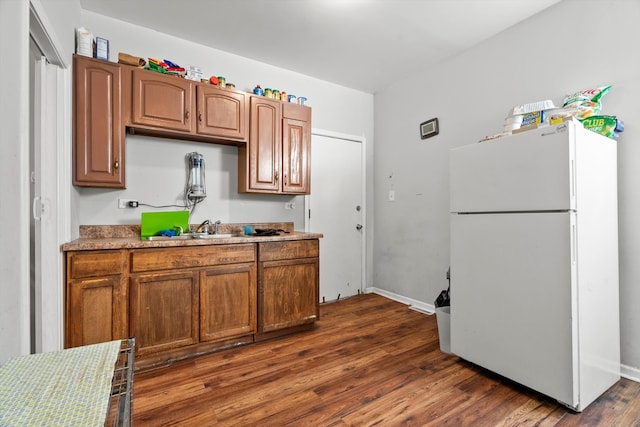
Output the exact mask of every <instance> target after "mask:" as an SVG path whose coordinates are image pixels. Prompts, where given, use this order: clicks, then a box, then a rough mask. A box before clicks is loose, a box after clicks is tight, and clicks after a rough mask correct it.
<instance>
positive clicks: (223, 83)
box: [218, 76, 227, 87]
mask: <svg viewBox="0 0 640 427" xmlns="http://www.w3.org/2000/svg"><path fill="white" fill-rule="evenodd" d="M218 86H220V87H227V79H226V78H224V77H223V76H218Z"/></svg>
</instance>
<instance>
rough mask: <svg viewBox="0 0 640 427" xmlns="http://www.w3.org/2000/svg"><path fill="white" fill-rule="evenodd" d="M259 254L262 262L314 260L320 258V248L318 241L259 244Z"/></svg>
mask: <svg viewBox="0 0 640 427" xmlns="http://www.w3.org/2000/svg"><path fill="white" fill-rule="evenodd" d="M258 253H259V259H260V261H274V260H278V259H295V258H312V257H318V256H320V246H319V242H318V240H294V241H288V242H264V243H259V245H258Z"/></svg>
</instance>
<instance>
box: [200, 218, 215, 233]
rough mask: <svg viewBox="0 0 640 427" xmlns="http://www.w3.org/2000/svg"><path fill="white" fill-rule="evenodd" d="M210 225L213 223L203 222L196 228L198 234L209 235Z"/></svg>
mask: <svg viewBox="0 0 640 427" xmlns="http://www.w3.org/2000/svg"><path fill="white" fill-rule="evenodd" d="M210 224H211V221H209V220H208V219H205V220H204V221H202V224H200V225H199V226H198V227H197V228H196V233H208V232H209V225H210ZM216 228H217V227H216Z"/></svg>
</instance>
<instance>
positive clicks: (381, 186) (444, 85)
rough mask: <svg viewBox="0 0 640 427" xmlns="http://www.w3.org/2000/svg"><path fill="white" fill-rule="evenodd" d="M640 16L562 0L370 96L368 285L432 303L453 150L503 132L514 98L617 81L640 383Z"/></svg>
mask: <svg viewBox="0 0 640 427" xmlns="http://www.w3.org/2000/svg"><path fill="white" fill-rule="evenodd" d="M638 22H640V2H637V1H627V0H610V1H603V0H598V1H596V0H588V1H578V0H564V1H562V2H560V3H558V4H556V5H554V6H552V7H551V8H550V9H547V10H545V11H543V12H542V13H540V14H538V15H537V16H534V17H532V18H530V19H528V20H526V21H524V22H522V23H520V24H518V25H516V26H514V27H512V28H510V29H508V30H507V31H505V32H503V33H501V34H499V35H498V36H496V37H494V38H492V39H490V40H488V41H486V42H484V43H481V44H480V45H478V46H477V47H475V48H473V49H471V50H469V51H467V52H465V53H463V54H461V55H459V56H457V57H455V58H451V59H450V60H449V61H447V62H446V63H443V64H441V65H439V66H437V67H434V68H432V69H430V70H428V71H425V72H422V73H419V74H417V75H414V76H411V77H408V78H405V79H401V80H396V81H395V83H394V85H393V86H391V87H389V88H387V89H386V90H384V91H381V92H379V93H378V94H376V96H375V135H376V155H375V162H374V189H375V194H374V197H375V207H374V212H375V223H374V227H375V245H374V252H373V260H374V272H373V274H374V276H373V283H374V286H375V287H377V288H379V289H382V290H384V291H386V292H389V293H392V294H397V295H402V296H404V297H408V298H412V299H414V300H417V301H422V302H424V303H427V304H433V301H434V300H435V298H436V297H437V295H438V293H439V292H440V291H441V290H442V289H445V288H446V287H447V281H446V279H445V273H446V271H447V268H448V267H449V221H448V208H449V176H448V173H449V165H448V162H449V158H448V153H449V150H450V149H451V148H454V147H458V146H461V145H465V144H473V143H476V142H477V141H479V140H480V139H482V138H483V137H485V136H487V135H494V134H497V133H499V132H501V130H502V127H503V120H504V118H505V116H506V115H507V113H508V111H509V110H510V109H511V108H512V107H513V106H515V105H518V104H523V103H528V102H535V101H540V100H544V99H552V100H553V101H554V102H555V104H556V105H561V104H562V101H563V98H564V96H565V95H566V94H567V93H571V92H575V91H578V90H583V89H588V88H591V87H597V86H602V85H606V84H612V85H613V89H612V91H611V92H610V93H609V94H607V95H605V96H604V98H603V100H602V103H603V109H602V114H607V115H617V116H618V117H619V118H621V119H622V120H623V121H624V122H625V125H626V130H625V131H624V133H622V134H621V136H620V138H619V140H618V165H619V171H618V177H619V178H618V198H619V236H620V238H619V241H620V243H619V254H620V265H619V272H620V322H621V357H622V364H623V369H622V370H623V375H625V376H627V377H631V378H635V379H636V380H639V381H640V341H639V340H638V339H637V337H639V336H640V310H638V309H637V305H638V303H639V302H640V286H638V283H640V263H638V262H637V260H638V259H640V219H639V218H640V191H638V190H639V185H640V143H639V139H640V131H639V130H638V129H639V128H640V107H639V105H640V103H639V100H640V54H639V53H638V52H639V51H638V47H637V40H639V39H640V27H639V26H638ZM416 54H419V52H416ZM432 117H438V118H439V121H440V134H439V135H437V136H435V137H432V138H430V139H426V140H421V139H420V136H419V132H418V125H419V124H420V123H421V122H423V121H425V120H427V119H430V118H432ZM391 190H393V191H394V192H395V201H389V200H388V194H389V191H391ZM452 274H455V272H452ZM549 298H553V295H549ZM453 303H454V304H455V301H453ZM496 303H497V304H500V301H496ZM486 309H487V310H491V307H486ZM540 315H541V316H544V307H540Z"/></svg>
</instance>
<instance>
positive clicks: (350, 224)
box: [306, 131, 365, 302]
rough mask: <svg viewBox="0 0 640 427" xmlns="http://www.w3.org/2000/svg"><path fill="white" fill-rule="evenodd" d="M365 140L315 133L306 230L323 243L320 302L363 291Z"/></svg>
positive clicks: (312, 143)
mask: <svg viewBox="0 0 640 427" xmlns="http://www.w3.org/2000/svg"><path fill="white" fill-rule="evenodd" d="M363 151H364V150H363V140H362V139H361V138H360V139H358V138H350V137H348V136H340V135H333V134H330V133H322V134H320V132H315V131H314V134H313V136H312V142H311V159H312V165H311V196H308V197H307V202H306V206H307V211H306V214H307V215H306V219H307V227H306V229H307V231H310V232H314V233H322V234H323V235H324V237H323V238H322V239H320V302H326V301H334V300H337V299H340V298H344V297H348V296H353V295H357V294H358V293H359V291H361V290H362V288H363V277H364V275H363V263H364V261H363V253H364V251H363V242H364V228H363V225H364V218H365V216H364V196H363V194H364V192H363V188H364V185H363V176H364V175H363V166H362V159H363Z"/></svg>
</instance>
